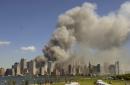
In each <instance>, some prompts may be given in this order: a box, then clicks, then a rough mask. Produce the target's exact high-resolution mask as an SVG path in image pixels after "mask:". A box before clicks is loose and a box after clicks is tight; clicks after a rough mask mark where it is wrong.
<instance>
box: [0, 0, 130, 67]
mask: <svg viewBox="0 0 130 85" xmlns="http://www.w3.org/2000/svg"><path fill="white" fill-rule="evenodd" d="M84 2H91V3H95V4H96V5H97V8H98V9H97V10H96V11H97V13H98V14H99V15H101V16H103V15H107V14H108V13H109V12H111V11H115V10H118V9H119V8H120V5H121V4H123V3H125V2H126V0H120V1H119V0H114V1H113V0H106V1H99V0H80V1H78V0H77V1H74V0H70V1H61V0H58V1H57V2H56V1H51V0H46V1H42V0H37V1H35V0H29V1H26V0H22V1H16V0H12V1H10V0H4V1H0V58H1V59H0V67H5V68H8V67H10V65H12V64H13V63H14V62H15V61H19V60H20V59H21V58H26V59H29V60H30V59H32V58H35V57H36V56H38V55H43V53H42V49H43V47H44V45H45V44H46V43H47V42H48V41H49V39H50V38H51V35H52V33H53V31H54V30H55V29H56V25H57V19H58V16H59V15H60V14H62V13H64V12H65V11H66V10H68V9H70V8H73V7H76V6H81V4H83V3H84ZM124 47H126V48H127V49H128V50H129V49H130V41H129V40H128V42H127V43H126V44H125V46H124Z"/></svg>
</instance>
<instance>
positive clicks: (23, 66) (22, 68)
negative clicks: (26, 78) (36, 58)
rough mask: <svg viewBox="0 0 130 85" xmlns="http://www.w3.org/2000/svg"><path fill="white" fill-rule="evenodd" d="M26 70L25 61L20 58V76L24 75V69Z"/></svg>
mask: <svg viewBox="0 0 130 85" xmlns="http://www.w3.org/2000/svg"><path fill="white" fill-rule="evenodd" d="M26 68H27V62H26V59H24V58H22V59H21V61H20V72H21V74H25V73H26V72H25V69H26Z"/></svg>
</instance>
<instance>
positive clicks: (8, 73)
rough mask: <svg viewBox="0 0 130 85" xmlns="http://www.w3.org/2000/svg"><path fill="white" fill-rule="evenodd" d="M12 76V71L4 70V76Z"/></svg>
mask: <svg viewBox="0 0 130 85" xmlns="http://www.w3.org/2000/svg"><path fill="white" fill-rule="evenodd" d="M9 75H13V71H12V69H6V71H5V76H9Z"/></svg>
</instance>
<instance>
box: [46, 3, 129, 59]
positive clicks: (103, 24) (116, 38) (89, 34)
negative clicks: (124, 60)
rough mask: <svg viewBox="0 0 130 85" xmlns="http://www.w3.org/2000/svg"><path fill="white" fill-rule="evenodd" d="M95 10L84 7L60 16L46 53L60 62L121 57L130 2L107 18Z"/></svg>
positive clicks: (127, 26)
mask: <svg viewBox="0 0 130 85" xmlns="http://www.w3.org/2000/svg"><path fill="white" fill-rule="evenodd" d="M96 9H97V6H96V4H92V3H84V4H83V5H82V6H78V7H75V8H72V9H70V10H68V11H66V12H65V13H63V14H61V15H60V16H59V19H58V25H57V29H56V31H55V32H54V34H53V37H52V39H51V40H50V42H49V43H48V45H47V46H46V48H45V49H44V53H45V54H48V55H51V56H53V57H55V58H56V60H57V61H66V60H69V59H72V57H73V56H72V54H73V55H74V54H75V56H84V57H86V59H90V58H91V56H93V59H95V61H98V60H99V61H100V60H102V59H103V60H106V59H108V60H111V59H114V58H113V57H116V56H121V55H119V54H120V53H122V51H123V49H122V46H123V45H124V43H125V42H126V41H127V39H128V36H129V32H130V10H129V9H130V2H125V3H124V4H122V5H121V7H120V8H119V10H117V11H115V12H110V13H108V14H107V15H105V16H100V15H98V14H97V12H96ZM76 49H78V50H76ZM120 51H121V52H120ZM74 58H75V57H74ZM81 59H82V57H81ZM83 59H84V58H83Z"/></svg>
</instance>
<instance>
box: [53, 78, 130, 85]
mask: <svg viewBox="0 0 130 85" xmlns="http://www.w3.org/2000/svg"><path fill="white" fill-rule="evenodd" d="M94 81H96V80H95V79H85V78H84V79H79V80H78V82H79V83H80V85H94ZM105 81H106V82H109V80H105ZM111 82H112V85H125V81H121V80H112V81H111ZM129 84H130V83H129ZM53 85H65V83H64V82H59V83H56V84H53Z"/></svg>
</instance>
